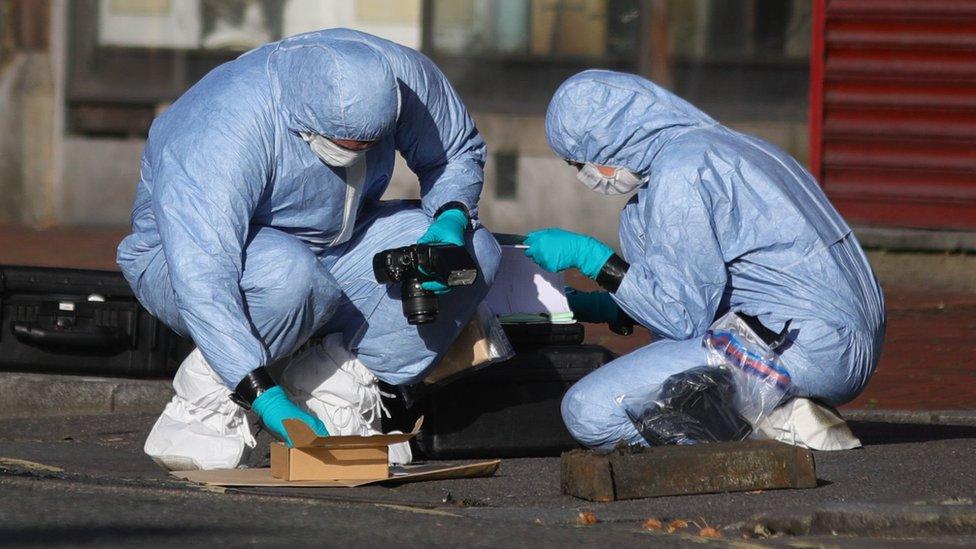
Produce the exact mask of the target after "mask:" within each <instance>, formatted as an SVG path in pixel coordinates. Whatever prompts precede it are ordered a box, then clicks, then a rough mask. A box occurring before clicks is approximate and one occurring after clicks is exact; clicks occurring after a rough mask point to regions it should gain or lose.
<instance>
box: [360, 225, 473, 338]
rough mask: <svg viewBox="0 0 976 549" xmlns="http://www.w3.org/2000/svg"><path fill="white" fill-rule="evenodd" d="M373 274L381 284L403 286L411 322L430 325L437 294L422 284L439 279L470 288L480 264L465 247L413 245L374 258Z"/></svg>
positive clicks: (405, 314) (407, 315)
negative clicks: (397, 283)
mask: <svg viewBox="0 0 976 549" xmlns="http://www.w3.org/2000/svg"><path fill="white" fill-rule="evenodd" d="M373 275H374V276H376V281H377V282H379V283H380V284H393V283H395V282H399V283H400V289H401V290H402V297H401V299H402V301H403V316H405V317H407V322H408V323H410V324H429V323H431V322H433V321H434V320H436V319H437V295H436V294H434V292H429V291H427V290H425V289H423V288H422V287H421V284H422V283H423V282H424V281H427V280H439V281H440V282H442V283H444V284H446V285H448V286H469V285H471V284H473V283H474V281H475V279H477V278H478V264H477V263H475V261H474V258H472V257H471V254H469V253H468V250H466V249H465V248H464V247H462V246H428V245H426V244H414V245H413V246H404V247H403V248H393V249H391V250H383V251H382V252H380V253H378V254H376V255H374V256H373Z"/></svg>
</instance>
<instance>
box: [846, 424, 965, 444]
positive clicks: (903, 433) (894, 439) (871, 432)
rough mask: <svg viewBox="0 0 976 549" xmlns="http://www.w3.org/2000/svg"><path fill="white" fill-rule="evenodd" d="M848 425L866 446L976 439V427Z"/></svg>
mask: <svg viewBox="0 0 976 549" xmlns="http://www.w3.org/2000/svg"><path fill="white" fill-rule="evenodd" d="M848 424H849V425H850V427H851V430H852V431H853V432H854V434H855V435H857V437H858V438H860V439H861V442H862V443H863V444H864V445H865V446H877V445H884V444H907V443H913V442H930V441H934V440H951V439H958V438H976V426H963V425H924V424H918V423H883V422H876V421H851V422H849V423H848Z"/></svg>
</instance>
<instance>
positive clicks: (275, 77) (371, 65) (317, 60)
mask: <svg viewBox="0 0 976 549" xmlns="http://www.w3.org/2000/svg"><path fill="white" fill-rule="evenodd" d="M268 70H269V73H270V74H269V77H270V80H271V86H272V92H273V93H274V94H275V99H276V101H277V102H278V105H279V107H280V108H281V109H282V110H283V111H284V113H285V119H286V120H285V123H286V124H287V126H288V129H289V130H291V131H294V132H306V133H311V134H318V135H323V136H325V137H328V138H330V139H355V140H359V141H376V140H379V139H380V138H382V137H383V136H385V135H387V134H389V133H390V132H391V131H392V130H393V127H394V125H395V124H396V119H397V114H398V111H399V89H398V86H397V81H396V78H395V77H394V75H393V70H392V69H391V67H390V64H389V63H388V62H387V60H386V59H385V58H384V57H383V55H382V54H381V53H380V52H379V51H377V50H376V49H375V48H373V47H370V46H369V45H367V44H363V43H361V42H354V41H350V40H330V41H328V42H322V41H321V40H320V41H317V42H311V41H310V40H308V39H307V38H306V36H305V35H303V36H299V37H296V38H294V39H288V40H284V41H282V42H281V43H280V45H279V46H278V47H277V49H276V50H275V51H274V52H273V53H272V54H271V56H270V59H269V62H268Z"/></svg>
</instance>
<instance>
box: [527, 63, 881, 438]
mask: <svg viewBox="0 0 976 549" xmlns="http://www.w3.org/2000/svg"><path fill="white" fill-rule="evenodd" d="M546 135H547V138H548V140H549V144H550V145H551V147H552V149H553V150H554V151H555V152H556V154H558V155H559V156H560V157H562V158H564V159H566V160H568V161H572V162H576V163H580V164H585V163H587V162H590V163H593V164H597V165H605V166H612V167H618V168H626V169H628V170H630V171H632V172H634V173H635V174H637V175H638V176H640V177H642V178H644V183H643V184H642V185H641V187H640V189H639V190H638V191H637V193H636V194H635V195H634V196H633V197H632V198H631V199H630V201H629V202H628V203H627V205H626V206H625V207H624V209H623V211H622V212H621V214H620V245H621V248H622V252H623V258H624V259H625V260H626V261H627V262H628V263H629V264H630V267H629V270H628V271H627V273H626V275H625V276H624V278H623V280H622V282H621V284H620V286H619V288H618V289H617V291H616V292H615V293H614V294H612V297H613V300H614V301H615V302H616V303H617V305H619V307H620V308H621V309H622V310H623V311H624V312H626V313H627V314H628V315H630V316H631V317H632V318H633V319H634V320H635V321H637V322H638V323H640V324H641V325H643V326H645V327H646V328H648V329H649V330H650V331H651V332H652V333H653V334H654V335H655V336H657V337H658V338H660V339H659V340H658V341H655V342H653V343H651V344H650V345H648V346H646V347H644V348H641V349H638V350H636V351H634V352H633V353H630V354H628V355H626V356H623V357H620V358H619V359H617V360H614V361H612V362H610V363H609V364H607V365H605V366H603V367H602V368H600V369H599V370H597V371H595V372H593V373H592V374H590V375H588V376H587V377H585V378H584V379H582V380H581V381H579V382H578V383H577V384H576V385H575V386H574V387H572V389H571V390H570V391H569V392H568V393H567V394H566V396H565V398H564V399H563V403H562V413H563V419H564V421H565V423H566V426H567V427H568V429H569V431H570V432H571V433H572V435H573V436H574V437H575V438H576V439H577V440H578V441H580V442H581V443H583V444H585V445H587V446H590V447H595V448H610V447H613V446H614V445H615V444H616V443H617V442H618V441H626V442H627V443H631V444H646V442H645V441H643V439H642V437H641V436H640V434H639V433H638V432H637V430H636V429H635V427H634V425H633V424H632V423H631V421H630V420H629V418H628V416H627V414H626V411H625V410H624V408H623V407H622V406H621V404H619V403H618V400H617V398H618V397H619V396H621V395H625V394H629V393H631V392H632V391H635V390H639V389H641V388H643V387H648V386H652V385H657V384H660V383H662V382H663V381H664V380H665V379H666V378H667V377H669V376H671V375H673V374H676V373H679V372H682V371H685V370H688V369H690V368H694V367H697V366H702V365H704V364H705V363H706V354H705V350H704V349H703V347H702V335H703V333H704V332H705V330H706V329H707V328H708V327H709V325H710V324H711V323H712V322H713V321H714V320H715V319H716V318H718V317H720V316H722V315H723V314H725V313H726V312H728V311H729V310H733V311H737V312H742V313H746V314H749V315H753V316H757V317H758V318H759V319H760V320H761V321H762V323H763V324H764V325H765V326H766V327H767V328H769V329H771V330H773V331H775V332H779V331H780V330H781V329H782V328H783V326H784V324H785V323H786V322H787V321H788V320H791V319H792V320H793V323H792V325H791V328H790V341H789V344H788V347H787V348H786V350H785V351H783V353H782V361H783V364H784V366H785V368H786V369H787V370H788V371H789V373H790V376H791V378H792V388H791V389H792V392H793V394H794V395H796V396H803V397H810V398H816V399H820V400H823V401H825V402H827V403H829V404H834V405H836V404H842V403H844V402H848V401H850V400H852V399H853V398H854V397H856V396H857V395H858V394H859V393H860V392H861V391H862V390H863V388H864V386H865V385H866V383H867V381H868V379H869V378H870V377H871V374H872V373H873V372H874V369H875V366H876V364H877V361H878V357H879V354H880V351H881V343H882V340H883V337H884V328H885V318H884V299H883V297H882V293H881V289H880V287H879V285H878V282H877V280H876V278H875V276H874V273H873V272H872V270H871V267H870V265H869V264H868V261H867V258H866V257H865V255H864V253H863V251H862V250H861V247H860V245H859V244H858V241H857V239H856V238H855V237H854V234H853V233H852V232H851V229H850V227H848V225H847V224H846V223H845V222H844V220H843V219H841V217H840V215H839V214H838V213H837V211H836V210H835V209H834V208H833V206H832V205H831V204H830V203H829V201H828V200H827V198H826V196H825V195H824V194H823V192H822V191H821V189H820V187H819V186H818V185H817V182H816V181H815V180H814V178H813V177H812V176H811V175H810V173H809V172H808V171H807V170H805V169H804V168H803V167H802V166H800V165H799V164H798V163H797V162H796V161H795V160H794V159H793V158H791V157H790V156H789V155H788V154H786V153H785V152H784V151H782V150H780V149H779V148H777V147H775V146H773V145H771V144H769V143H767V142H765V141H762V140H760V139H757V138H755V137H751V136H748V135H744V134H741V133H738V132H735V131H733V130H730V129H729V128H726V127H725V126H723V125H721V124H719V123H718V122H716V121H715V120H713V119H712V118H710V117H709V116H708V115H706V114H705V113H703V112H701V111H700V110H698V109H697V108H695V107H693V106H692V105H690V104H689V103H687V102H685V101H684V100H682V99H681V98H679V97H677V96H675V95H674V94H672V93H670V92H668V91H667V90H664V89H663V88H661V87H659V86H657V85H655V84H654V83H652V82H649V81H648V80H645V79H643V78H640V77H638V76H634V75H629V74H622V73H615V72H609V71H586V72H583V73H580V74H577V75H576V76H573V77H572V78H570V79H569V80H567V81H566V82H565V83H563V85H562V86H561V87H560V88H559V90H558V91H557V92H556V94H555V96H554V97H553V99H552V102H551V103H550V106H549V111H548V113H547V116H546Z"/></svg>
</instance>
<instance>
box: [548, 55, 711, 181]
mask: <svg viewBox="0 0 976 549" xmlns="http://www.w3.org/2000/svg"><path fill="white" fill-rule="evenodd" d="M714 124H717V122H715V120H713V119H712V118H711V117H709V116H708V115H707V114H705V113H703V112H702V111H700V110H698V109H696V108H695V107H693V106H692V105H691V104H689V103H687V102H686V101H684V100H683V99H681V98H680V97H678V96H676V95H674V94H672V93H671V92H669V91H667V90H665V89H664V88H662V87H660V86H658V85H657V84H654V83H653V82H651V81H649V80H646V79H644V78H641V77H639V76H636V75H633V74H625V73H620V72H612V71H603V70H589V71H584V72H581V73H579V74H577V75H575V76H573V77H571V78H570V79H568V80H566V81H565V82H563V84H562V85H561V86H560V87H559V89H558V90H556V94H555V95H554V96H553V98H552V101H551V102H550V103H549V110H548V112H547V113H546V138H547V139H548V140H549V146H550V147H552V150H553V151H555V153H556V154H558V155H559V156H561V157H562V158H565V159H566V160H572V161H573V162H579V163H581V164H585V163H587V162H592V163H594V164H600V165H605V166H613V167H619V168H627V169H629V170H631V171H633V172H635V173H638V174H641V175H647V174H648V172H649V171H650V165H651V160H652V159H653V158H654V156H655V155H656V154H657V152H658V151H659V150H660V148H661V147H662V146H663V145H664V143H666V142H667V141H668V140H670V139H673V138H674V137H676V136H677V135H678V134H680V133H682V132H683V130H685V129H688V128H694V127H702V126H710V125H714Z"/></svg>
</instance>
